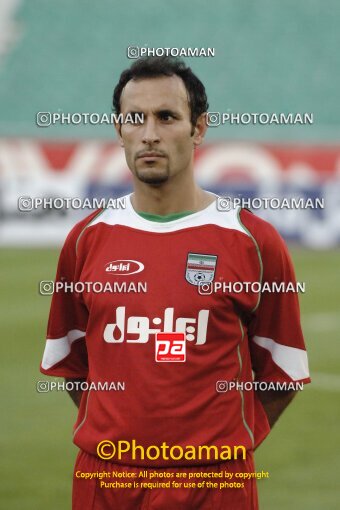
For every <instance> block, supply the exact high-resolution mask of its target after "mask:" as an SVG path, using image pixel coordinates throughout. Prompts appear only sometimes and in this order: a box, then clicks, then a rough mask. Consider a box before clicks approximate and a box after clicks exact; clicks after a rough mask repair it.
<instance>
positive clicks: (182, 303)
mask: <svg viewBox="0 0 340 510" xmlns="http://www.w3.org/2000/svg"><path fill="white" fill-rule="evenodd" d="M56 280H57V281H63V282H78V284H79V285H78V289H77V290H76V291H74V292H66V290H65V291H61V292H58V293H54V295H53V299H52V304H51V311H50V317H49V322H48V331H47V341H46V347H45V353H44V357H43V361H42V364H41V371H42V372H43V373H44V374H47V375H52V376H61V377H67V378H75V379H77V378H78V379H79V378H86V379H87V381H88V382H89V383H96V384H97V383H99V382H100V383H104V382H112V381H113V382H117V381H120V382H123V383H124V388H125V389H124V391H109V390H107V391H106V390H105V391H94V390H93V391H92V390H91V389H89V390H87V391H85V392H84V393H83V396H82V400H81V405H80V408H79V414H78V419H77V421H76V424H75V427H74V430H75V433H74V442H75V444H76V445H77V446H79V447H80V448H81V449H83V450H85V451H87V452H88V453H92V454H96V448H97V445H98V443H100V442H101V441H102V440H106V439H107V440H110V441H112V442H113V443H116V442H117V441H119V440H126V441H132V439H134V440H135V441H136V443H137V444H140V445H145V447H146V448H147V447H148V446H149V445H153V444H161V443H162V442H164V441H165V442H166V443H167V444H168V445H180V446H182V447H183V448H184V449H185V447H186V445H193V446H199V445H215V446H217V447H219V446H222V445H244V446H245V447H246V448H247V449H249V450H252V449H253V448H254V446H255V445H256V444H258V443H259V442H261V441H262V439H263V438H264V437H265V436H266V435H267V433H268V432H269V425H268V422H267V418H266V415H265V412H264V409H263V407H262V405H261V403H260V401H259V399H258V397H257V395H256V392H255V391H253V390H252V391H244V390H239V389H237V390H234V391H221V388H218V386H216V385H218V382H219V381H238V382H242V381H243V382H244V381H252V380H253V379H254V378H255V380H256V381H265V382H302V381H303V382H309V373H308V363H307V356H306V351H305V346H304V341H303V336H302V332H301V327H300V318H299V305H298V297H297V294H296V293H293V292H286V293H284V292H269V291H262V292H260V291H258V290H257V288H256V289H255V290H254V289H253V288H249V286H248V287H247V288H246V289H243V290H242V291H235V292H234V291H232V292H230V291H227V292H226V291H224V290H223V289H222V291H221V292H218V291H214V292H211V293H210V292H209V287H207V285H215V284H216V283H217V282H219V283H220V286H221V284H223V283H224V284H227V285H228V284H229V285H230V284H232V283H236V282H248V283H257V284H258V287H259V284H260V283H261V282H269V283H272V282H295V276H294V270H293V267H292V264H291V261H290V257H289V255H288V252H287V249H286V246H285V244H284V242H283V240H282V239H281V237H280V236H279V234H278V233H277V232H276V230H275V229H274V228H273V227H272V226H271V225H270V224H268V223H267V222H265V221H263V220H261V219H259V218H258V217H256V216H255V215H253V214H252V213H250V212H249V211H247V210H244V209H240V208H239V207H237V208H231V209H230V210H229V211H219V210H217V208H216V203H212V204H210V205H209V206H208V207H207V208H205V209H203V210H201V211H199V212H196V213H192V214H190V215H187V216H184V217H181V218H179V219H176V220H173V221H169V222H165V223H164V222H154V221H150V220H147V219H145V218H143V217H142V216H140V215H139V214H138V213H137V212H136V211H135V210H134V209H133V207H132V204H131V201H130V195H129V196H127V197H126V208H125V209H110V208H109V209H105V210H102V211H96V212H95V213H93V214H91V215H90V216H89V217H88V218H86V219H85V220H83V221H81V222H80V223H78V224H77V225H76V226H75V227H74V228H73V229H72V231H71V232H70V234H69V235H68V237H67V239H66V242H65V244H64V247H63V249H62V251H61V255H60V260H59V264H58V270H57V277H56ZM86 282H92V283H93V282H97V288H99V287H98V285H102V289H103V292H96V290H95V288H94V286H93V287H91V288H88V287H87V288H84V286H85V284H86ZM80 284H83V287H82V289H84V290H80V291H79V288H80ZM203 284H205V287H204V286H203ZM108 288H111V291H109V292H108V291H107V289H108ZM203 288H205V293H203V292H202V289H203ZM239 288H240V287H238V289H239ZM105 289H106V291H105ZM227 289H230V287H228V286H227ZM138 290H139V292H137V291H138ZM161 332H177V333H184V343H183V344H182V345H181V346H180V348H179V349H177V350H176V348H175V349H174V351H173V353H172V354H174V355H173V356H172V355H171V352H170V355H169V352H167V351H166V349H165V347H164V346H165V345H167V344H166V339H165V340H164V338H163V337H162V335H158V333H161ZM179 336H181V335H179ZM159 338H160V339H161V340H160V341H159ZM162 338H163V343H162ZM164 342H165V343H164ZM164 353H165V355H164ZM254 435H255V437H254ZM117 462H118V461H117ZM209 462H210V463H213V462H212V461H207V462H206V463H209ZM124 463H125V464H131V465H150V464H152V465H153V466H155V465H156V463H155V462H152V463H150V461H148V460H145V461H134V460H133V459H129V460H125V461H124ZM195 463H197V462H195V461H186V462H183V463H182V464H188V465H190V464H195ZM199 463H200V464H203V463H205V462H202V461H200V462H199ZM171 464H175V462H174V461H171V460H170V461H162V462H160V465H161V466H165V465H171ZM177 465H178V462H177Z"/></svg>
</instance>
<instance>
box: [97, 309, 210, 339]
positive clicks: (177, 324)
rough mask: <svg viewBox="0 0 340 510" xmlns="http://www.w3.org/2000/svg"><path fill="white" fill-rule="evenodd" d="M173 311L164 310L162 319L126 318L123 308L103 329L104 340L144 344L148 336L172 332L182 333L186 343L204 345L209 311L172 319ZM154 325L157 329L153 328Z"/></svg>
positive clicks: (117, 311)
mask: <svg viewBox="0 0 340 510" xmlns="http://www.w3.org/2000/svg"><path fill="white" fill-rule="evenodd" d="M174 316H175V309H174V308H166V309H165V310H164V315H163V318H160V317H155V318H153V319H150V318H149V317H136V316H132V317H127V314H126V309H125V306H119V307H118V308H117V309H116V310H115V318H114V320H115V322H112V323H110V324H107V326H106V327H105V329H104V340H105V342H109V343H122V342H124V341H125V342H129V343H139V344H144V343H146V342H148V341H149V340H150V335H155V334H156V333H161V332H166V331H173V332H175V333H184V334H185V339H186V340H188V341H196V345H202V344H205V342H206V340H207V327H208V318H209V310H200V311H199V312H198V314H197V317H196V318H192V317H178V318H177V319H174ZM152 324H154V325H156V326H158V327H156V328H153V327H151V325H152Z"/></svg>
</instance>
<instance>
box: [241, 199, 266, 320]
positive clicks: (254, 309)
mask: <svg viewBox="0 0 340 510" xmlns="http://www.w3.org/2000/svg"><path fill="white" fill-rule="evenodd" d="M241 211H242V208H241V207H240V208H239V210H238V211H237V219H238V221H239V223H240V225H241V226H242V228H243V229H244V231H245V232H246V233H247V234H248V236H249V237H250V239H251V240H252V241H253V243H254V244H255V248H256V253H257V256H258V259H259V263H260V278H259V280H260V283H261V284H262V279H263V262H262V256H261V251H260V248H259V245H258V244H257V241H256V239H255V237H254V236H253V235H252V233H251V232H250V230H248V229H247V227H246V226H245V225H244V223H242V220H241ZM260 301H261V294H260V293H259V297H258V299H257V303H256V305H255V307H254V308H253V310H252V311H251V313H254V312H255V311H256V310H257V308H258V307H259V304H260Z"/></svg>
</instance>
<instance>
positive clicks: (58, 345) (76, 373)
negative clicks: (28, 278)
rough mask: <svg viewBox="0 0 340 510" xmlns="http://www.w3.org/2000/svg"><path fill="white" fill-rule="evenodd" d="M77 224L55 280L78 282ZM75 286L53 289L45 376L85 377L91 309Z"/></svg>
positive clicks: (46, 347) (67, 242) (43, 368)
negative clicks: (82, 299)
mask: <svg viewBox="0 0 340 510" xmlns="http://www.w3.org/2000/svg"><path fill="white" fill-rule="evenodd" d="M78 237H79V228H78V226H76V227H75V228H74V229H73V230H72V231H71V232H70V234H69V235H68V237H67V239H66V241H65V244H64V246H63V248H62V250H61V253H60V257H59V262H58V268H57V274H56V279H55V281H56V282H64V283H69V282H75V281H76V271H77V257H76V240H77V238H78ZM70 288H71V290H72V286H69V288H67V285H65V286H64V287H63V289H61V290H59V291H58V292H56V291H55V292H54V294H53V296H52V301H51V308H50V314H49V319H48V326H47V338H46V345H45V351H44V355H43V359H42V362H41V366H40V371H41V372H42V373H44V374H46V375H51V376H57V377H67V378H74V379H77V378H79V379H81V378H86V377H87V374H88V359H87V350H86V343H85V335H86V327H87V322H88V311H87V308H86V307H85V305H84V304H83V303H82V302H81V301H80V298H79V296H78V295H77V293H75V292H71V291H70Z"/></svg>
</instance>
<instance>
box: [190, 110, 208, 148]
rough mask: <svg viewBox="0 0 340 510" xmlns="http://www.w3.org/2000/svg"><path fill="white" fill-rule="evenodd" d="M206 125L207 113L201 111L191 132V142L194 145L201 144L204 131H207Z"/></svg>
mask: <svg viewBox="0 0 340 510" xmlns="http://www.w3.org/2000/svg"><path fill="white" fill-rule="evenodd" d="M207 128H208V125H207V114H206V113H202V114H201V115H200V116H199V117H198V119H197V121H196V126H195V127H194V133H193V142H194V145H201V143H202V142H203V140H204V136H205V133H206V131H207Z"/></svg>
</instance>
